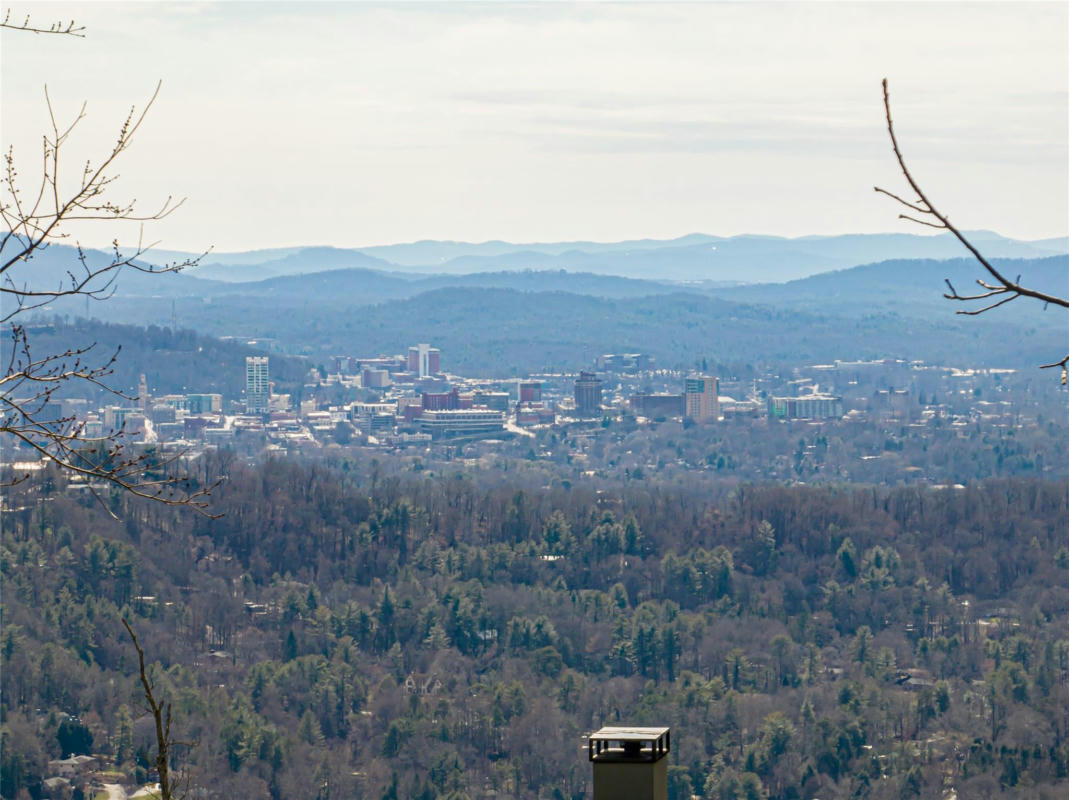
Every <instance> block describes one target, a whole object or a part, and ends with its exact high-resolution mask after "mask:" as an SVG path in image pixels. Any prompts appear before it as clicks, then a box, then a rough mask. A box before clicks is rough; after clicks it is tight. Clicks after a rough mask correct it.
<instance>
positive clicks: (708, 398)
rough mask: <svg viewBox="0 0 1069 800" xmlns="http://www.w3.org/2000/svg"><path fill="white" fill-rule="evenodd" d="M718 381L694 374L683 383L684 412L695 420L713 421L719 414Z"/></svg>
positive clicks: (688, 417) (687, 416)
mask: <svg viewBox="0 0 1069 800" xmlns="http://www.w3.org/2000/svg"><path fill="white" fill-rule="evenodd" d="M719 388H720V381H719V380H717V379H716V378H710V377H709V376H708V375H694V376H692V377H690V378H687V379H686V381H685V383H684V384H683V400H684V414H685V416H686V418H687V419H692V420H694V421H695V422H714V421H715V420H716V419H717V418H718V417H719V416H720V398H719V396H718V392H719Z"/></svg>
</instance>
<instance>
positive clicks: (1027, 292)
mask: <svg viewBox="0 0 1069 800" xmlns="http://www.w3.org/2000/svg"><path fill="white" fill-rule="evenodd" d="M883 108H884V113H885V116H886V119H887V133H888V134H890V136H891V147H892V149H893V150H894V154H895V159H896V160H897V161H898V168H899V170H901V172H902V176H903V177H904V178H905V179H906V182H907V183H908V184H909V186H910V188H911V189H912V190H913V191H914V193H915V194H916V195H917V199H916V200H915V201H913V202H912V203H911V202H909V201H908V200H904V199H903V198H901V197H899V196H898V195H896V194H894V193H893V192H889V191H887V190H886V189H881V188H880V187H879V186H874V187H873V189H874V190H875V191H877V192H879V193H880V194H884V195H887V196H888V197H891V198H893V199H895V200H897V201H898V202H899V203H901V204H902V205H904V206H906V207H908V208H909V209H911V210H913V211H915V212H919V213H920V214H923V215H927V216H929V217H931V219H930V220H922V219H917V218H916V217H911V216H908V215H906V214H899V219H907V220H909V221H911V222H916V223H918V224H920V225H927V226H928V227H930V228H938V229H940V230H946V231H949V232H950V233H952V234H953V235H954V237H955V238H956V239H957V240H958V241H959V242H961V243H962V244H963V245H964V246H965V248H966V249H967V250H968V251H969V252H970V253H971V254H972V256H973V258H975V259H976V260H977V261H978V262H979V264H980V265H981V266H982V267H983V268H984V269H985V270H987V273H988V274H989V275H990V276H991V277H992V278H994V279H995V282H996V285H992V286H987V285H985V284H981V285H983V286H985V288H987V289H990V294H985V295H982V297H990V296H992V295H996V294H1012V295H1013V296H1014V297H1031V298H1033V299H1034V300H1039V301H1041V302H1043V303H1052V304H1054V305H1056V306H1061V307H1062V308H1069V299H1066V298H1064V297H1058V296H1057V295H1052V294H1047V293H1046V292H1041V291H1037V290H1035V289H1030V288H1028V287H1026V286H1022V285H1021V284H1020V282H1019V281H1020V276H1018V277H1017V280H1016V281H1011V280H1009V279H1008V278H1007V277H1006V276H1004V275H1003V274H1002V273H1001V272H1000V271H999V270H998V269H997V268H996V267H995V266H994V265H992V263H991V262H990V261H988V260H987V259H986V258H985V257H984V256H983V254H982V253H981V252H980V251H979V250H977V249H976V247H975V246H974V245H973V244H972V242H970V241H969V240H968V239H967V238H965V235H964V234H963V233H962V232H961V231H960V230H958V229H957V228H956V227H955V226H954V225H953V224H952V223H951V222H950V218H949V217H947V216H946V215H944V214H942V213H940V212H939V210H938V209H936V207H935V206H934V205H933V204H932V202H931V201H930V200H929V199H928V196H927V195H926V194H925V193H924V190H923V189H921V187H920V185H919V184H918V183H917V181H916V180H915V179H914V177H913V175H912V173H910V171H909V167H907V166H906V161H905V158H904V157H903V155H902V150H901V149H900V148H899V145H898V137H897V136H896V135H895V125H894V121H893V120H892V118H891V95H890V91H889V89H888V87H887V79H886V78H884V79H883ZM932 220H935V221H934V222H933V221H932ZM947 286H949V287H950V292H949V293H948V294H944V295H943V296H944V297H945V298H947V299H948V300H958V301H966V300H976V299H979V297H980V296H969V295H960V294H958V292H957V291H956V290H955V289H954V287H953V286H952V285H951V284H950V281H947ZM1010 299H1012V298H1010ZM998 305H1001V303H996V304H994V305H990V306H988V307H987V308H982V309H980V310H978V311H976V310H973V311H968V310H964V311H958V313H959V314H982V313H983V312H984V311H989V310H990V309H992V308H995V307H996V306H998Z"/></svg>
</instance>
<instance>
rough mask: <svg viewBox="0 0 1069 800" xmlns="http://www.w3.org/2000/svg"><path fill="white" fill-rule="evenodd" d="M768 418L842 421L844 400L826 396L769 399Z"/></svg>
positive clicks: (809, 395) (812, 395)
mask: <svg viewBox="0 0 1069 800" xmlns="http://www.w3.org/2000/svg"><path fill="white" fill-rule="evenodd" d="M768 416H769V417H771V418H773V419H841V418H842V416H843V399H842V398H841V397H833V396H831V395H826V394H808V395H802V396H801V397H769V398H768Z"/></svg>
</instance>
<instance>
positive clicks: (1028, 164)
mask: <svg viewBox="0 0 1069 800" xmlns="http://www.w3.org/2000/svg"><path fill="white" fill-rule="evenodd" d="M11 8H12V16H13V18H14V19H15V20H18V21H21V19H22V18H23V17H24V16H25V15H26V14H27V13H29V14H30V15H31V16H32V19H33V21H34V22H36V23H50V22H52V21H54V20H58V19H63V20H69V19H72V18H73V19H75V20H77V22H78V23H79V24H82V25H84V26H85V27H86V37H85V38H84V39H74V38H70V37H65V36H62V37H60V36H32V35H29V34H25V33H12V32H9V31H5V32H3V34H2V39H0V46H2V53H0V69H2V116H0V133H2V140H3V147H4V150H5V151H6V150H7V148H8V147H9V146H12V145H13V146H14V148H15V155H16V158H17V160H18V163H19V166H20V170H21V174H22V177H23V178H24V179H26V180H27V181H32V180H33V178H34V177H35V175H39V172H35V170H37V169H38V168H39V167H38V162H39V156H38V153H39V142H40V137H41V134H42V133H43V132H44V131H45V130H46V127H47V125H48V116H47V108H46V105H45V100H44V92H43V87H44V85H45V84H46V83H47V84H48V88H49V92H50V94H51V97H52V101H53V106H54V108H55V109H56V110H57V115H58V116H59V117H61V118H66V119H69V118H71V117H73V115H74V114H76V112H77V109H78V107H79V106H80V104H81V102H82V101H83V100H84V101H87V102H88V116H87V117H86V119H85V120H84V121H83V122H82V123H81V125H80V126H79V128H78V129H77V131H76V133H75V135H74V137H73V138H72V141H71V142H70V145H69V153H66V154H65V155H68V156H69V159H68V160H67V161H66V166H67V169H68V170H69V177H71V178H72V179H74V178H77V177H78V175H79V173H80V169H81V165H82V164H83V163H84V161H85V159H87V158H97V157H99V155H100V154H101V153H102V151H104V150H106V148H107V147H108V145H109V144H110V143H111V142H112V141H113V140H114V137H115V135H116V133H117V131H118V126H119V125H120V124H121V121H122V118H123V117H124V116H125V113H126V111H127V110H128V109H129V106H130V105H131V104H134V103H137V104H142V103H143V102H144V101H145V100H147V98H148V97H149V96H150V95H151V94H152V91H153V89H154V87H155V84H156V81H157V80H162V81H163V88H162V91H161V94H160V98H159V100H158V101H157V104H156V105H155V106H154V107H153V109H152V111H151V113H150V115H149V118H148V120H147V122H146V124H145V127H144V129H143V130H142V131H141V132H140V133H139V135H138V139H137V141H136V142H135V145H134V148H133V149H132V150H131V151H130V152H129V153H128V154H126V155H125V156H124V157H123V161H122V163H121V168H120V169H119V172H120V173H121V179H120V180H119V181H118V182H117V183H116V184H115V190H116V198H117V199H127V198H130V197H136V198H138V200H139V201H140V202H141V203H142V204H143V207H144V208H146V209H147V208H148V207H149V206H151V205H153V204H155V203H158V202H161V201H162V200H163V199H164V198H165V197H166V196H167V195H168V194H175V195H178V196H184V197H187V198H188V199H187V201H186V204H185V206H184V207H183V208H182V209H181V210H180V211H178V212H177V213H176V214H175V215H174V216H172V217H171V218H169V219H168V220H166V221H164V222H160V223H156V224H154V226H153V227H151V228H150V229H149V230H148V232H147V234H146V235H147V236H148V237H151V238H153V239H162V243H161V247H165V248H171V249H199V248H203V247H207V246H209V245H212V246H214V247H215V248H216V249H217V250H221V251H227V250H239V249H253V248H261V247H276V246H288V245H297V244H330V245H336V246H343V247H355V246H361V245H371V244H385V243H390V242H399V241H412V240H416V239H424V238H438V239H462V240H469V241H481V240H486V239H508V240H512V241H548V240H562V239H597V240H616V239H624V238H632V237H642V236H652V237H658V238H667V237H672V236H677V235H681V234H684V233H690V232H699V231H700V232H704V233H711V234H718V235H732V234H738V233H767V234H780V235H787V236H796V235H804V234H830V233H851V232H872V231H908V232H922V231H921V229H918V228H917V227H916V226H911V225H908V224H907V223H904V222H900V221H898V220H897V219H896V216H897V213H898V209H897V208H896V206H895V204H894V203H892V202H891V201H890V200H888V199H886V198H881V197H879V196H877V195H875V193H874V192H873V191H872V187H873V184H880V185H883V186H885V187H887V188H890V189H893V190H899V191H903V192H904V191H905V189H904V187H903V183H902V180H901V178H900V176H899V175H898V173H897V171H896V168H895V164H894V162H893V158H892V154H891V151H890V147H889V144H888V139H887V134H886V130H885V128H884V120H883V109H882V105H881V96H880V79H881V78H883V77H884V76H887V77H888V78H889V79H890V81H891V90H892V101H893V108H894V112H895V114H894V115H895V121H896V125H897V127H898V132H899V136H900V140H901V142H902V145H903V149H904V151H905V154H906V156H907V158H908V160H909V163H910V166H911V168H912V170H913V171H914V174H915V175H916V176H917V177H918V178H919V180H920V182H921V184H922V185H923V186H924V187H925V189H926V190H927V191H928V192H929V195H930V196H931V198H932V199H933V200H934V201H935V202H936V204H937V206H940V207H941V208H942V210H944V211H945V212H947V213H948V214H949V215H950V216H951V218H952V219H953V220H954V221H955V222H956V223H958V224H959V225H960V226H962V227H966V228H989V229H993V230H997V231H999V232H1000V233H1004V234H1006V235H1009V236H1014V237H1019V238H1041V237H1048V236H1061V235H1065V234H1066V233H1067V232H1069V4H1067V3H1063V2H1058V3H1052V4H1030V3H1012V4H997V3H979V4H972V3H946V4H933V3H868V4H854V3H831V2H829V3H819V4H810V3H787V4H779V3H767V4H766V3H745V4H735V3H709V4H679V5H677V4H671V3H634V4H610V3H590V4H577V5H576V4H557V3H535V4H512V3H476V4H467V3H450V4H423V3H420V4H416V3H403V4H402V3H395V4H365V3H345V2H337V3H321V4H314V3H301V4H296V3H281V2H279V3H240V2H223V3H185V2H183V3H73V4H70V3H68V4H53V3H38V2H34V3H29V4H27V3H14V4H12V5H11ZM79 233H80V235H82V237H83V240H84V241H85V242H86V243H87V244H90V245H94V246H99V245H101V244H104V243H107V242H110V241H111V240H112V239H113V238H115V237H116V236H119V237H121V238H122V239H123V240H129V239H130V237H131V235H132V234H133V233H134V232H132V231H130V230H128V229H123V228H117V227H113V226H112V227H105V226H102V225H99V224H98V225H96V226H94V228H93V229H87V230H83V231H79Z"/></svg>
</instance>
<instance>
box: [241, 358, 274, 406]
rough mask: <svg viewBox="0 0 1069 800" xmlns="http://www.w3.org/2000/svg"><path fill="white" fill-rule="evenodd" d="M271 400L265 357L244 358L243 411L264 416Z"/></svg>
mask: <svg viewBox="0 0 1069 800" xmlns="http://www.w3.org/2000/svg"><path fill="white" fill-rule="evenodd" d="M270 400H271V381H270V375H269V373H268V367H267V356H246V357H245V410H246V411H248V412H249V413H250V414H266V413H267V411H268V408H269V405H270Z"/></svg>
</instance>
